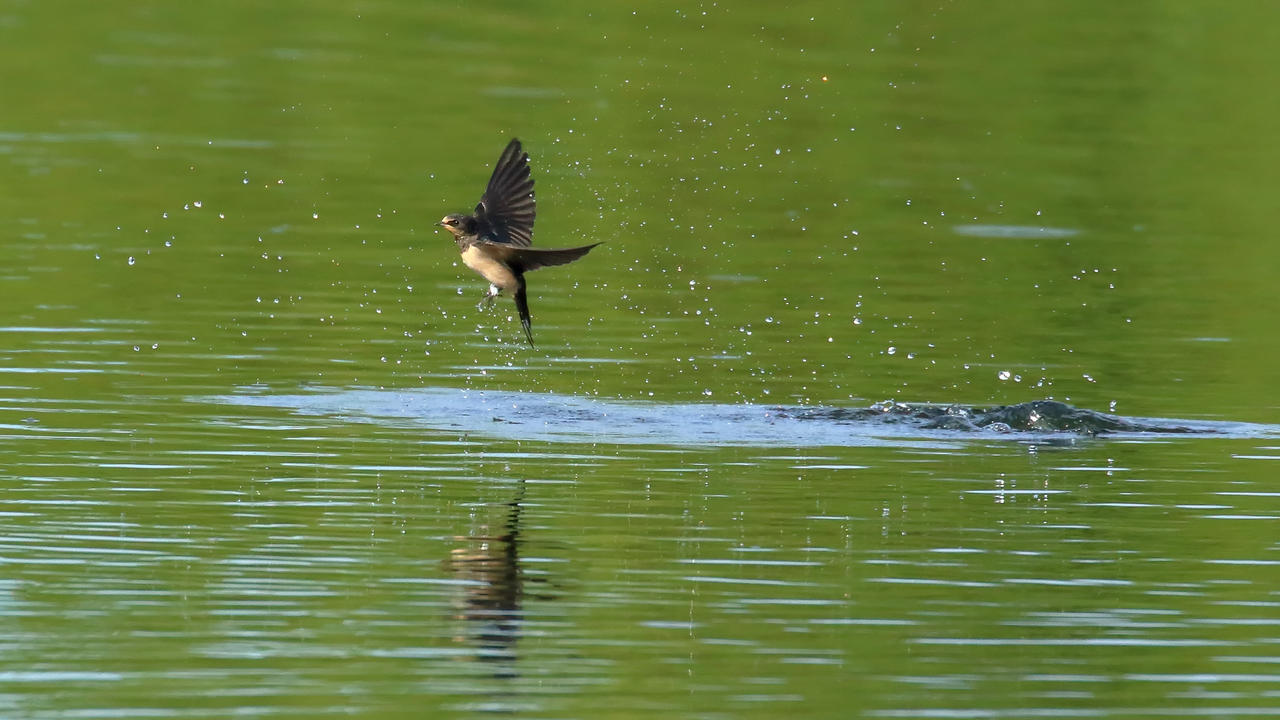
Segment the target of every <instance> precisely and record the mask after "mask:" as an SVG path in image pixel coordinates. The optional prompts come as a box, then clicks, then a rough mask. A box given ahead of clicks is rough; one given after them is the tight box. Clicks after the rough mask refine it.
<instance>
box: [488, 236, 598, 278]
mask: <svg viewBox="0 0 1280 720" xmlns="http://www.w3.org/2000/svg"><path fill="white" fill-rule="evenodd" d="M599 244H600V243H593V244H591V245H583V246H582V247H576V248H558V249H554V250H553V249H543V248H531V247H512V246H510V245H499V244H497V243H489V245H488V247H489V248H491V249H493V250H494V253H493V254H494V256H495V257H496V258H497V259H498V260H501V261H502V262H504V263H506V264H507V266H508V267H510V268H511V269H512V270H516V271H518V272H520V273H527V272H529V271H531V270H537V269H538V268H541V267H550V266H552V265H564V264H566V263H571V262H573V261H574V260H577V259H578V258H580V257H582V256H583V255H586V254H587V253H588V252H590V251H591V248H593V247H595V246H596V245H599Z"/></svg>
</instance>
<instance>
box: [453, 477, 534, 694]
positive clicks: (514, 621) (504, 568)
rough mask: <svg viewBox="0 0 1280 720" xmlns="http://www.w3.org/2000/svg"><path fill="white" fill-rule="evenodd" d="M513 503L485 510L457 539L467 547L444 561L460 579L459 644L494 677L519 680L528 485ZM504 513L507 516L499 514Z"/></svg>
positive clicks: (457, 607)
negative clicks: (523, 512) (489, 668)
mask: <svg viewBox="0 0 1280 720" xmlns="http://www.w3.org/2000/svg"><path fill="white" fill-rule="evenodd" d="M519 487H520V489H519V491H518V492H517V494H516V497H515V499H513V500H512V501H511V502H507V503H501V504H496V505H491V506H488V507H487V508H485V515H484V516H481V518H479V520H480V521H481V522H480V524H479V525H476V526H475V529H474V530H473V531H472V532H471V534H469V535H460V536H456V537H455V540H458V541H461V542H463V543H465V544H464V546H463V547H458V548H455V549H454V550H453V551H452V552H451V553H450V554H449V558H448V560H446V561H445V563H444V564H445V566H446V569H447V570H449V572H451V573H452V574H453V576H454V577H455V578H456V579H458V580H465V581H467V582H465V583H462V584H460V585H459V587H460V588H461V590H460V594H459V595H458V596H456V597H455V598H454V618H455V619H458V620H462V621H465V624H464V625H463V627H462V629H461V630H460V631H459V635H458V636H456V637H455V640H457V641H458V642H461V643H467V644H469V645H472V646H474V648H475V649H476V657H477V658H479V659H480V660H481V661H484V662H489V663H493V665H494V668H493V674H494V677H516V676H517V675H518V673H517V672H516V669H515V662H516V660H517V658H518V655H517V652H516V643H517V642H518V641H519V639H520V629H521V624H522V622H523V619H524V611H523V608H522V603H523V599H524V595H525V582H526V579H525V576H524V572H523V571H522V569H521V567H520V542H521V541H520V512H521V509H522V507H521V502H522V501H523V500H524V482H523V481H521V482H520V486H519ZM498 511H503V512H498Z"/></svg>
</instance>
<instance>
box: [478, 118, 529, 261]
mask: <svg viewBox="0 0 1280 720" xmlns="http://www.w3.org/2000/svg"><path fill="white" fill-rule="evenodd" d="M533 216H534V206H533V174H532V173H531V172H529V155H528V153H526V152H525V151H524V149H523V148H521V147H520V141H519V140H516V139H514V138H512V140H511V142H510V143H507V149H505V150H503V151H502V155H501V156H500V157H499V158H498V164H497V165H495V166H494V168H493V176H492V177H490V178H489V186H488V187H486V188H485V190H484V195H481V196H480V204H479V205H476V218H477V219H479V220H480V223H481V227H482V228H484V229H485V230H487V231H488V232H486V233H484V235H485V236H486V237H485V239H486V240H489V241H490V242H496V243H504V244H507V245H515V246H517V247H529V245H531V244H533Z"/></svg>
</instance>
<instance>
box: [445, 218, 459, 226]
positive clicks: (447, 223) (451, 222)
mask: <svg viewBox="0 0 1280 720" xmlns="http://www.w3.org/2000/svg"><path fill="white" fill-rule="evenodd" d="M444 222H445V224H446V225H457V224H458V221H457V220H452V219H450V220H445V221H444Z"/></svg>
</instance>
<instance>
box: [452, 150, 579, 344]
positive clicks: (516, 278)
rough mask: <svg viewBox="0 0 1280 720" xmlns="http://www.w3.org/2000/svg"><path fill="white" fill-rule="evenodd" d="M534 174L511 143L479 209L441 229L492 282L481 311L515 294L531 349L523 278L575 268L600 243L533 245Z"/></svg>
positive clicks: (454, 217)
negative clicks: (502, 294)
mask: <svg viewBox="0 0 1280 720" xmlns="http://www.w3.org/2000/svg"><path fill="white" fill-rule="evenodd" d="M534 214H535V208H534V197H533V173H532V172H530V170H529V154H528V153H526V152H525V151H524V148H523V146H521V145H520V140H519V139H517V138H512V139H511V142H509V143H507V147H506V149H504V150H503V151H502V155H500V156H498V163H497V164H496V165H495V166H494V168H493V175H492V176H490V177H489V184H488V185H487V186H486V187H485V190H484V194H483V195H481V196H480V203H479V204H478V205H476V208H475V210H474V211H472V213H471V214H470V215H464V214H462V213H451V214H449V215H445V216H444V217H443V218H441V219H440V223H439V224H440V227H443V228H444V229H445V230H448V231H449V233H450V234H452V235H453V240H454V242H456V243H457V244H458V252H459V253H460V254H461V255H462V262H463V263H464V264H465V265H466V266H467V267H469V268H471V269H472V270H474V271H476V273H478V274H479V275H480V277H482V278H484V279H485V280H488V281H489V290H488V291H487V292H486V293H485V295H484V297H483V298H482V299H481V300H480V303H479V304H477V305H476V307H477V308H481V307H487V306H489V305H492V304H493V299H494V298H495V297H497V296H498V293H500V292H502V291H503V290H506V291H507V292H509V293H511V296H512V298H513V299H514V300H515V303H516V311H517V312H519V313H520V325H521V326H523V327H524V334H525V337H527V338H529V347H536V346H535V345H534V344H533V322H532V319H531V318H530V316H529V296H528V292H527V286H526V284H525V279H524V275H525V273H527V272H530V271H533V270H537V269H538V268H542V267H549V266H552V265H564V264H566V263H571V262H573V261H574V260H577V259H578V258H581V257H582V256H583V255H586V254H587V253H588V252H590V251H591V249H592V248H594V247H596V246H597V245H600V244H601V243H598V242H597V243H592V244H590V245H583V246H581V247H574V248H556V249H543V248H535V247H531V245H532V244H533V218H534Z"/></svg>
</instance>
